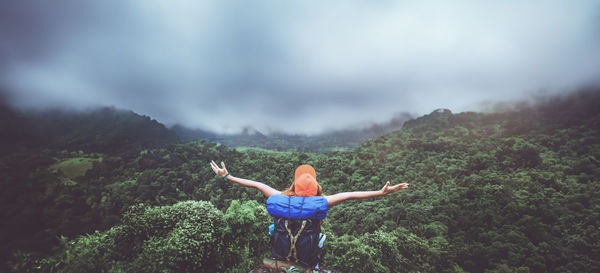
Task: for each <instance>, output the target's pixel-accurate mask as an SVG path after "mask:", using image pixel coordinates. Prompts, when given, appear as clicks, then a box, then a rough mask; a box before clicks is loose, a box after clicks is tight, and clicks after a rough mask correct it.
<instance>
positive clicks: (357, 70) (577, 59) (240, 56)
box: [0, 0, 600, 133]
mask: <svg viewBox="0 0 600 273" xmlns="http://www.w3.org/2000/svg"><path fill="white" fill-rule="evenodd" d="M450 2H451V3H452V4H449V3H450ZM599 11H600V1H586V0H579V1H567V0H564V1H552V0H544V1H541V0H540V1H516V0H514V1H513V0H508V1H275V0H273V1H191V0H190V1H174V0H161V1H159V0H138V1H116V0H110V1H106V0H103V1H81V0H62V1H34V0H23V1H2V3H0V88H1V89H3V91H4V92H6V93H7V94H8V97H9V98H10V100H11V101H12V103H13V104H15V105H18V106H19V107H23V108H46V107H64V108H74V109H86V108H88V107H94V106H108V105H112V106H116V107H119V108H125V109H131V110H134V111H136V112H138V113H140V114H146V115H150V116H152V117H153V118H156V119H158V120H159V121H161V122H164V123H166V124H173V123H181V124H184V125H187V126H190V127H199V128H204V129H210V130H214V131H219V132H236V131H239V130H240V129H241V128H242V127H244V126H248V125H249V126H252V127H255V128H257V129H259V130H262V131H266V132H268V131H270V130H277V131H280V130H283V131H286V132H296V133H316V132H320V131H322V130H328V129H335V128H342V127H345V126H355V125H359V124H364V123H368V122H381V121H386V120H389V119H390V118H391V117H392V116H393V115H394V114H395V113H398V112H409V113H412V114H415V115H421V114H426V113H429V112H431V111H432V110H434V109H436V108H450V109H451V110H453V111H454V112H459V111H466V110H478V109H479V108H478V107H479V106H480V105H481V104H482V103H484V102H489V101H513V100H521V99H531V98H532V97H535V96H542V95H549V94H556V93H560V92H565V91H568V90H573V89H575V88H576V87H578V86H581V85H584V84H588V83H591V82H593V81H595V80H596V83H597V79H599V78H600V13H599Z"/></svg>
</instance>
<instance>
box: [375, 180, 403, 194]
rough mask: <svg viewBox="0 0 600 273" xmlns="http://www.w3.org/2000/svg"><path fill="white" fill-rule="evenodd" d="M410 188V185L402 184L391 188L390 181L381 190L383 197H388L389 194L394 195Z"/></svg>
mask: <svg viewBox="0 0 600 273" xmlns="http://www.w3.org/2000/svg"><path fill="white" fill-rule="evenodd" d="M406 188H408V183H400V184H398V185H394V186H391V187H390V181H388V182H387V183H385V186H383V188H382V189H381V195H386V194H388V193H392V192H395V191H398V190H401V189H406Z"/></svg>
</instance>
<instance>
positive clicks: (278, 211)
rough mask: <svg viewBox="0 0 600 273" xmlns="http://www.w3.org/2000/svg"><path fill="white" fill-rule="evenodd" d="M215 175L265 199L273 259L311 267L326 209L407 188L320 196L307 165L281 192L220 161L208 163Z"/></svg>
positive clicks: (317, 256) (315, 262)
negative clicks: (236, 172)
mask: <svg viewBox="0 0 600 273" xmlns="http://www.w3.org/2000/svg"><path fill="white" fill-rule="evenodd" d="M210 167H211V168H212V170H213V171H214V172H215V174H217V175H219V176H221V177H222V178H223V179H224V180H225V181H231V182H234V183H237V184H240V185H242V186H246V187H250V188H255V189H258V190H259V191H260V192H262V194H264V195H265V196H266V197H267V198H268V199H267V211H268V212H269V214H270V215H271V216H273V217H274V225H273V232H272V233H271V237H270V241H271V253H272V255H273V257H274V258H275V259H277V260H287V261H293V262H298V263H300V264H301V265H304V266H309V267H315V266H318V263H319V261H320V260H321V256H320V253H321V247H322V242H323V240H324V238H322V237H321V236H322V235H321V220H322V219H324V218H325V217H326V216H327V209H328V208H329V207H332V206H334V205H337V204H339V203H341V202H343V201H345V200H350V199H364V198H370V197H378V196H383V195H386V194H389V193H392V192H395V191H398V190H401V189H405V188H407V187H408V184H407V183H400V184H397V185H394V186H390V181H387V182H386V183H385V185H384V186H383V188H382V189H381V190H378V191H354V192H343V193H338V194H334V195H330V196H324V195H323V190H322V188H321V185H319V183H318V182H317V174H316V172H315V169H314V168H313V167H311V166H310V165H301V166H299V167H298V168H297V169H296V171H295V173H294V181H293V182H292V185H291V186H290V187H289V188H288V189H287V190H285V191H283V192H281V191H278V190H276V189H273V188H271V187H269V186H267V185H265V184H264V183H261V182H256V181H252V180H248V179H243V178H238V177H234V176H232V175H231V174H229V172H228V171H227V168H225V163H223V162H221V167H222V168H219V166H218V165H217V164H216V163H215V162H214V161H211V162H210Z"/></svg>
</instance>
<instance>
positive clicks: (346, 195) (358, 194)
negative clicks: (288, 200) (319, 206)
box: [325, 181, 408, 207]
mask: <svg viewBox="0 0 600 273" xmlns="http://www.w3.org/2000/svg"><path fill="white" fill-rule="evenodd" d="M406 188H408V183H400V184H398V185H394V186H391V187H390V181H388V182H387V183H385V186H383V188H382V189H381V190H378V191H353V192H342V193H338V194H334V195H330V196H326V197H325V198H327V206H329V207H332V206H334V205H337V204H339V203H341V202H342V201H346V200H350V199H364V198H370V197H379V196H384V195H386V194H389V193H392V192H395V191H398V190H401V189H406Z"/></svg>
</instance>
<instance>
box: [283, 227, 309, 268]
mask: <svg viewBox="0 0 600 273" xmlns="http://www.w3.org/2000/svg"><path fill="white" fill-rule="evenodd" d="M305 226H306V220H302V226H301V227H300V229H299V230H298V233H296V235H294V234H293V233H292V231H291V230H290V228H289V227H288V220H285V230H287V232H288V234H289V236H290V252H289V254H288V256H287V258H286V259H287V260H288V261H292V260H291V259H290V258H293V259H294V260H293V261H294V262H298V256H297V251H296V241H297V240H298V236H300V233H302V231H303V230H304V227H305Z"/></svg>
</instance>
